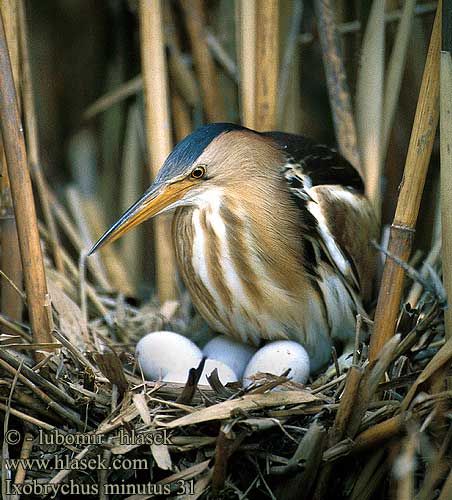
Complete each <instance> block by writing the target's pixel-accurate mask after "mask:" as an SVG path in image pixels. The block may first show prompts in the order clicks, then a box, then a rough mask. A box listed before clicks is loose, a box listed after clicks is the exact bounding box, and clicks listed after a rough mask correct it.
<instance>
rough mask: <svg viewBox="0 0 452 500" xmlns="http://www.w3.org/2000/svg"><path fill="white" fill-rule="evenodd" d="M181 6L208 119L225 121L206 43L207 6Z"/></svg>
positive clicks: (197, 1) (196, 2) (191, 0)
mask: <svg viewBox="0 0 452 500" xmlns="http://www.w3.org/2000/svg"><path fill="white" fill-rule="evenodd" d="M181 6H182V8H183V11H184V14H185V23H186V25H187V31H188V36H189V37H190V43H191V49H192V54H193V60H194V63H195V68H196V73H197V75H198V78H199V84H200V85H201V92H202V98H203V104H204V110H205V113H206V116H207V119H208V121H210V122H218V121H224V118H225V111H224V102H223V97H222V95H221V93H220V91H219V86H218V81H217V72H216V70H215V62H214V60H213V58H212V55H211V53H210V51H209V47H208V46H207V41H206V32H205V25H206V20H205V15H204V13H205V6H204V5H203V2H202V0H181Z"/></svg>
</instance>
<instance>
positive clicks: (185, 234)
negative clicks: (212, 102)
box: [89, 123, 379, 372]
mask: <svg viewBox="0 0 452 500" xmlns="http://www.w3.org/2000/svg"><path fill="white" fill-rule="evenodd" d="M170 210H175V214H174V217H173V223H172V240H173V243H174V249H175V254H176V261H177V265H178V269H179V273H180V275H181V277H182V280H183V282H184V283H185V286H186V288H187V289H188V291H189V294H190V296H191V300H192V302H193V304H194V306H195V308H196V309H197V310H198V312H199V313H200V314H201V316H202V317H203V318H204V319H205V320H206V321H207V323H208V324H209V326H210V327H211V328H212V329H213V330H214V331H216V332H218V333H222V334H225V335H229V336H232V337H233V338H235V339H237V340H239V341H241V342H243V343H245V344H250V345H254V346H260V345H262V343H264V342H266V341H272V340H284V339H286V340H295V341H297V342H299V343H300V344H301V345H303V347H304V348H305V349H306V350H307V352H308V354H309V358H310V363H311V371H314V372H315V371H318V370H319V369H320V368H322V367H323V366H325V365H326V364H327V363H328V362H329V361H330V360H331V352H332V347H333V346H334V347H336V346H339V348H340V347H342V348H343V349H344V351H343V352H345V347H346V346H351V345H353V344H354V339H355V325H356V315H357V314H364V315H365V314H366V309H365V306H366V305H367V304H368V302H369V300H370V299H371V297H372V295H371V294H372V286H373V279H374V270H375V260H376V259H375V250H374V249H373V247H372V245H371V244H370V241H371V240H372V239H375V238H376V237H377V235H378V231H379V226H378V222H377V219H376V217H375V214H374V212H373V208H372V206H371V204H370V202H369V200H368V199H367V198H366V195H365V192H364V182H363V180H362V178H361V176H360V174H359V173H358V171H357V169H356V168H354V167H353V166H352V165H351V164H350V163H349V162H348V161H347V160H345V159H344V158H343V157H342V156H341V155H340V154H339V153H338V152H337V151H336V150H335V149H332V148H329V147H327V146H324V145H322V144H318V143H317V142H315V141H314V140H313V139H310V138H308V137H305V136H303V135H295V134H290V133H284V132H258V131H255V130H252V129H250V128H246V127H243V126H241V125H236V124H232V123H210V124H207V125H204V126H202V127H200V128H198V129H196V130H195V131H193V132H192V133H190V134H189V135H188V136H187V137H185V138H184V139H183V140H182V141H181V142H180V143H179V144H177V146H176V147H175V148H174V149H173V151H172V152H171V153H170V154H169V156H168V157H167V159H166V160H165V162H164V163H163V165H162V167H161V168H160V170H159V172H158V174H157V176H156V177H155V180H154V181H153V183H152V184H151V186H150V187H149V188H148V189H147V190H146V191H145V193H144V194H143V195H142V196H141V197H140V198H139V199H138V200H137V201H136V202H135V203H134V204H133V205H132V206H131V207H130V208H129V209H128V210H127V211H126V212H125V213H124V214H123V215H122V216H121V217H120V218H119V219H118V220H117V222H115V223H114V224H113V225H112V226H111V227H110V228H109V229H108V230H107V231H106V232H105V233H104V234H103V235H102V236H101V237H100V238H99V240H98V241H97V242H96V243H95V244H94V246H93V247H92V248H91V250H90V251H89V254H92V253H93V252H95V251H96V250H97V249H99V248H100V247H102V246H103V245H105V244H107V243H110V242H112V241H114V240H116V239H117V238H119V237H121V236H122V235H124V234H125V233H126V232H128V231H129V230H130V229H132V228H133V227H135V226H137V225H138V224H140V223H141V222H143V221H145V220H147V219H150V218H151V217H154V216H156V215H158V214H162V213H164V212H167V211H170Z"/></svg>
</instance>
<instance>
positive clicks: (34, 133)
mask: <svg viewBox="0 0 452 500" xmlns="http://www.w3.org/2000/svg"><path fill="white" fill-rule="evenodd" d="M19 38H20V58H21V61H22V97H23V105H24V120H25V125H26V140H27V151H28V162H29V165H30V171H31V175H32V176H33V177H34V179H35V181H36V187H37V189H38V194H39V200H40V202H41V206H42V212H43V215H44V219H45V222H46V225H47V228H48V230H49V236H50V241H51V246H52V251H53V258H54V259H55V266H56V268H57V269H58V271H60V272H64V264H63V257H62V256H61V249H60V242H59V238H58V232H57V229H56V224H55V219H54V217H53V213H52V211H51V209H50V200H49V195H48V192H47V183H46V180H45V177H44V174H43V172H42V168H41V161H40V153H39V140H38V124H37V119H36V110H35V104H34V100H33V82H32V79H31V68H30V58H29V52H28V29H27V16H26V12H25V2H24V0H21V1H20V2H19Z"/></svg>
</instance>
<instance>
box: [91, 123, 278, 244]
mask: <svg viewBox="0 0 452 500" xmlns="http://www.w3.org/2000/svg"><path fill="white" fill-rule="evenodd" d="M229 132H234V133H233V134H229ZM256 144H258V145H261V146H262V147H261V148H260V149H261V155H260V156H261V157H262V160H263V161H264V160H265V161H268V154H269V151H266V148H268V147H269V145H268V144H266V141H265V140H264V139H262V138H261V136H260V134H259V133H257V132H254V131H251V130H249V129H246V128H244V127H241V126H239V125H234V124H230V123H212V124H209V125H205V126H203V127H201V128H199V129H197V130H195V131H194V132H192V133H191V134H190V135H188V136H187V137H186V138H185V139H184V140H183V141H181V142H180V143H179V144H178V145H177V146H176V147H175V148H174V150H173V151H172V152H171V154H170V155H169V156H168V158H167V159H166V160H165V163H164V164H163V166H162V167H161V169H160V171H159V172H158V175H157V177H156V178H155V180H154V182H153V183H152V185H151V186H150V187H149V188H148V189H147V190H146V192H145V193H144V194H143V196H142V197H141V198H139V199H138V200H137V201H136V202H135V203H134V204H133V205H132V206H131V207H130V208H129V209H128V210H126V212H125V213H124V214H123V215H122V216H121V217H120V218H119V219H118V221H117V222H115V223H114V224H113V225H112V226H111V227H110V228H109V229H108V230H107V231H106V232H105V233H104V234H103V235H102V236H101V237H100V238H99V240H98V241H97V242H96V243H95V245H94V246H93V247H92V248H91V250H90V252H89V254H92V253H93V252H95V251H96V250H97V249H99V248H100V247H102V246H104V245H105V244H107V243H110V242H112V241H115V240H116V239H118V238H120V237H121V236H123V235H124V234H125V233H127V232H128V231H129V230H130V229H132V228H133V227H135V226H137V225H138V224H140V223H141V222H144V221H145V220H147V219H150V218H151V217H153V216H155V215H158V214H161V213H163V212H166V211H169V210H172V209H174V208H178V207H184V206H196V205H197V204H199V203H201V202H202V200H203V197H204V196H205V195H206V193H209V192H210V193H212V192H213V190H215V187H217V188H218V187H224V186H227V185H228V183H234V182H235V183H240V182H243V181H244V180H245V178H246V175H247V174H246V172H250V173H251V171H252V170H253V164H254V165H255V162H256V152H257V151H256ZM247 148H251V150H252V151H253V154H252V155H249V154H247ZM257 150H259V148H257ZM250 156H251V158H252V159H253V161H249V160H248V159H249V158H250ZM257 156H259V155H257ZM254 170H255V169H254Z"/></svg>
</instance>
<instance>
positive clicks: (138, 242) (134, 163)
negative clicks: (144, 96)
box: [108, 103, 143, 290]
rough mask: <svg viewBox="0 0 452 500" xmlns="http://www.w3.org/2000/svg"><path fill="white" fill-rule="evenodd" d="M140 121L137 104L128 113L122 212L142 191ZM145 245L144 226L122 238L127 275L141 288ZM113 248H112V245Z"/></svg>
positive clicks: (123, 166) (123, 161)
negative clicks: (143, 246) (141, 256)
mask: <svg viewBox="0 0 452 500" xmlns="http://www.w3.org/2000/svg"><path fill="white" fill-rule="evenodd" d="M139 123H140V110H139V108H138V104H137V103H134V104H132V105H131V106H130V107H129V110H128V112H127V122H126V129H125V137H124V146H123V153H122V179H121V211H122V212H125V211H126V210H127V208H128V207H130V206H131V205H132V203H133V202H134V200H136V199H138V198H139V197H140V195H141V191H142V184H143V180H142V175H141V172H142V169H143V168H142V167H143V162H142V157H141V152H140V143H139V136H138V127H139V126H140V125H139ZM142 245H143V228H142V227H141V228H136V230H135V231H131V232H130V233H129V234H126V235H125V236H124V237H123V238H122V241H121V255H122V260H123V261H124V263H125V265H126V269H127V275H128V276H129V279H130V281H131V282H132V283H133V287H134V289H135V290H137V289H138V284H139V282H140V275H141V269H142V266H141V264H142V262H141V260H140V259H139V258H138V256H139V255H140V249H141V248H142ZM108 248H111V247H108Z"/></svg>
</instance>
